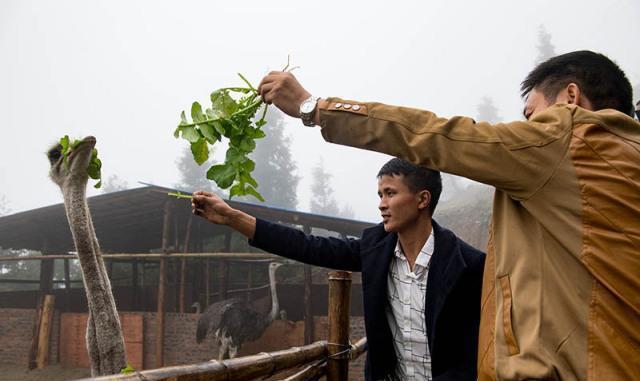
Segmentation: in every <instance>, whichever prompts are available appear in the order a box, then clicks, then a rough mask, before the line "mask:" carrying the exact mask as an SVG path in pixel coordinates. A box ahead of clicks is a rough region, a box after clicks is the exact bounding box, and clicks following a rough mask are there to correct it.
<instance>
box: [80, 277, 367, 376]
mask: <svg viewBox="0 0 640 381" xmlns="http://www.w3.org/2000/svg"><path fill="white" fill-rule="evenodd" d="M350 295H351V273H349V272H346V271H333V272H331V273H329V316H328V321H329V332H328V337H329V341H328V342H327V341H317V342H315V343H312V344H309V345H306V346H303V347H293V348H289V349H285V350H281V351H276V352H269V353H266V352H263V353H259V354H256V355H251V356H245V357H238V358H234V359H230V360H224V361H216V360H211V361H207V362H203V363H198V364H190V365H179V366H171V367H164V368H158V369H151V370H145V371H140V372H134V373H131V374H126V375H124V374H120V375H111V376H103V377H97V378H87V379H84V380H81V381H140V380H144V381H205V380H206V381H219V380H225V381H233V380H252V379H255V378H258V377H261V378H266V377H271V376H273V375H275V374H278V373H280V372H282V371H285V370H288V371H291V370H294V369H297V368H301V367H302V369H301V370H300V371H298V372H297V373H295V374H293V375H291V376H288V378H285V379H284V380H285V381H299V380H317V379H318V378H320V377H322V376H325V375H326V376H327V381H346V380H348V378H349V375H348V364H349V361H353V360H355V359H356V358H358V357H359V356H360V355H361V354H362V353H364V351H365V350H366V338H362V339H360V340H359V341H358V342H356V343H355V344H354V345H351V344H349V303H350Z"/></svg>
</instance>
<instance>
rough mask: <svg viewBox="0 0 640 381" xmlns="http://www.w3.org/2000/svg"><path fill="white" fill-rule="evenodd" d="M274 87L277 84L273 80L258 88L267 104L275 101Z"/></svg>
mask: <svg viewBox="0 0 640 381" xmlns="http://www.w3.org/2000/svg"><path fill="white" fill-rule="evenodd" d="M274 87H275V84H274V83H273V82H270V83H267V84H265V85H263V86H262V87H261V88H260V89H258V91H259V92H260V96H261V97H262V100H263V101H264V102H265V103H267V104H271V103H272V102H273V98H274V97H275V94H274V93H273V89H274Z"/></svg>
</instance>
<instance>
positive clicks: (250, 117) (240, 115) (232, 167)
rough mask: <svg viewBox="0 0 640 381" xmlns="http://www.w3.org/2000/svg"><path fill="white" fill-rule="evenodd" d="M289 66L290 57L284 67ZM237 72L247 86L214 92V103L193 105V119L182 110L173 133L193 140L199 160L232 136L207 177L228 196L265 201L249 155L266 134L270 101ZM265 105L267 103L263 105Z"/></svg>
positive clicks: (175, 135) (192, 148)
mask: <svg viewBox="0 0 640 381" xmlns="http://www.w3.org/2000/svg"><path fill="white" fill-rule="evenodd" d="M293 69H295V67H293V68H291V69H289V60H288V59H287V66H285V68H284V69H283V71H287V70H289V71H291V70H293ZM238 76H240V78H241V79H242V81H243V82H244V83H245V84H246V86H247V87H225V88H221V89H218V90H216V91H214V92H213V93H211V97H210V98H211V107H210V108H207V109H205V110H203V109H202V106H201V105H200V103H198V102H193V104H192V105H191V121H189V119H188V118H187V115H186V114H185V112H184V111H182V113H181V114H180V124H179V125H178V128H176V130H175V131H174V133H173V136H174V137H176V138H178V137H180V136H182V138H183V139H186V140H187V141H188V142H189V143H190V144H191V153H192V154H193V158H194V160H195V161H196V163H198V165H202V163H204V162H206V161H207V159H208V158H209V145H214V144H216V143H217V142H220V141H222V138H223V137H225V138H226V139H228V140H229V148H228V149H227V153H226V156H225V161H224V163H223V164H217V165H213V166H211V168H209V170H208V171H207V178H208V179H209V180H213V181H215V182H216V184H218V187H220V188H222V189H227V188H229V187H231V190H230V191H229V198H232V197H233V196H245V195H252V196H253V197H255V198H257V199H258V200H260V201H264V198H263V197H262V195H261V194H260V193H259V192H258V191H257V190H256V188H258V183H257V181H256V180H255V179H254V178H253V177H252V176H251V173H252V172H253V170H254V169H255V167H256V164H255V163H254V162H253V160H251V159H249V157H248V155H249V154H250V153H251V152H253V150H254V149H255V148H256V142H255V141H256V139H261V138H264V136H265V134H264V132H263V131H262V129H261V127H262V126H264V125H265V124H266V123H267V122H266V120H265V117H266V115H267V108H268V105H266V104H264V103H263V102H262V99H261V98H260V94H259V93H258V90H256V88H255V87H253V86H252V85H251V83H250V82H249V81H248V80H247V79H246V78H245V77H244V76H243V75H242V74H240V73H238ZM263 106H264V107H263ZM261 107H263V109H262V115H261V117H260V118H259V119H258V120H256V119H255V115H256V113H257V112H258V110H259V109H260V108H261Z"/></svg>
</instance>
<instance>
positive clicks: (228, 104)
mask: <svg viewBox="0 0 640 381" xmlns="http://www.w3.org/2000/svg"><path fill="white" fill-rule="evenodd" d="M237 109H238V103H237V102H236V101H235V99H233V98H232V97H231V96H230V95H229V93H228V92H227V91H225V90H218V91H214V92H213V93H211V110H212V112H213V114H214V115H217V116H218V117H221V118H227V117H230V116H231V115H232V114H233V113H234V112H236V110H237Z"/></svg>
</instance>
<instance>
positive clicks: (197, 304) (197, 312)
mask: <svg viewBox="0 0 640 381" xmlns="http://www.w3.org/2000/svg"><path fill="white" fill-rule="evenodd" d="M191 308H193V309H194V310H195V313H196V314H199V313H200V309H201V308H202V307H201V306H200V302H194V303H193V304H192V305H191Z"/></svg>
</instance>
